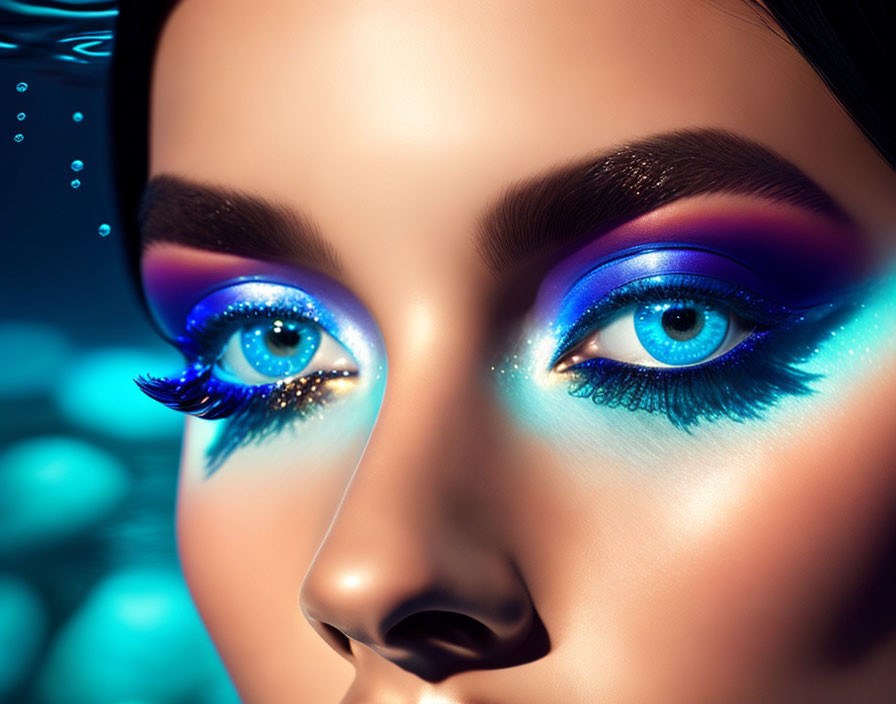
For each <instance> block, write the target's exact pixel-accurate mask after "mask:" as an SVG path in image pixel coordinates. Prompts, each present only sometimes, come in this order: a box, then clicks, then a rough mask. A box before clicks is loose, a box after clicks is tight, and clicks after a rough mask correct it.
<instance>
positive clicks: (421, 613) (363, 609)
mask: <svg viewBox="0 0 896 704" xmlns="http://www.w3.org/2000/svg"><path fill="white" fill-rule="evenodd" d="M468 341H469V340H468ZM464 347H466V352H463V351H462V349H461V348H464ZM476 347H477V346H476V345H475V344H471V345H469V347H467V346H466V345H462V344H448V345H446V348H445V349H442V350H441V352H439V353H437V354H433V355H432V357H431V358H429V359H424V360H421V359H420V357H419V355H414V356H412V357H411V358H409V359H405V360H402V359H401V358H399V359H398V361H397V362H393V359H391V358H390V372H389V374H390V376H389V379H388V380H387V384H386V389H385V394H384V398H383V402H382V407H381V410H380V416H379V418H378V419H377V422H376V425H375V427H374V429H373V432H372V434H371V436H370V439H369V441H368V445H367V447H366V449H365V452H364V455H363V457H362V458H361V460H360V462H359V465H358V467H357V469H356V471H355V473H354V476H353V477H352V480H351V482H350V483H349V486H348V488H347V490H346V492H345V495H344V496H343V500H342V502H341V504H340V506H339V508H338V510H337V512H336V515H335V516H334V518H333V521H332V523H331V525H330V528H329V531H328V533H327V535H326V537H325V538H324V540H323V541H322V543H321V545H320V547H319V549H318V552H317V555H316V556H315V558H314V560H313V562H312V565H311V567H310V568H309V570H308V573H307V574H306V576H305V581H304V583H303V585H302V596H301V599H302V608H303V610H304V612H305V614H306V616H307V617H308V619H309V620H310V621H311V623H312V625H313V626H314V627H315V628H316V629H317V630H318V632H320V633H321V635H322V636H323V637H324V638H325V639H326V640H327V641H328V642H330V643H331V644H332V645H334V647H337V648H338V649H339V650H341V651H342V652H343V653H349V652H351V641H352V640H354V641H358V642H361V643H364V644H365V645H367V646H369V647H371V648H372V649H374V650H375V651H376V652H378V653H379V654H380V655H382V656H383V657H386V658H387V659H390V660H392V661H393V662H395V663H396V664H398V665H399V666H401V667H404V668H405V669H407V670H410V671H413V672H416V673H417V674H419V675H420V676H422V677H424V678H436V679H437V678H439V677H442V676H447V674H446V673H450V672H452V671H459V670H462V669H476V668H479V667H484V666H485V663H487V662H488V663H495V662H499V661H500V662H511V661H515V660H514V658H517V657H519V658H528V657H532V653H535V652H541V651H540V650H539V648H540V647H541V645H542V642H541V641H539V644H538V646H537V647H534V648H533V647H526V648H523V649H521V650H518V649H517V648H518V646H520V644H521V643H522V642H523V641H524V640H526V639H527V638H528V637H529V634H530V632H532V631H533V624H534V623H535V622H536V619H537V617H536V614H535V611H534V608H533V606H532V603H531V600H530V597H529V593H528V590H527V588H526V586H525V583H524V582H523V580H522V577H521V575H520V574H519V573H518V571H517V570H516V567H515V565H514V562H513V558H512V555H511V554H509V552H508V551H507V550H506V549H505V546H503V545H501V544H500V541H499V540H497V539H495V538H494V536H495V535H497V533H496V532H495V531H492V530H491V529H490V528H488V525H489V524H488V521H489V520H490V519H489V518H488V514H489V512H488V510H487V508H488V507H487V504H486V501H487V499H486V498H485V496H484V495H483V496H480V493H482V494H484V493H485V490H484V489H483V488H482V487H483V486H484V485H485V483H483V482H482V481H477V477H478V478H480V479H481V473H483V472H487V471H488V464H489V459H488V458H489V457H494V456H495V455H494V448H493V447H491V444H492V440H493V439H494V438H493V437H492V436H493V435H494V430H493V428H492V423H493V421H490V419H489V418H490V416H492V414H491V411H490V404H489V402H488V391H487V389H484V388H483V386H482V379H481V370H480V369H479V367H480V365H479V359H478V357H477V355H476V354H475V352H471V351H470V350H471V349H475V348H476ZM497 513H499V512H497ZM502 658H503V659H502ZM507 658H510V660H508V659H507Z"/></svg>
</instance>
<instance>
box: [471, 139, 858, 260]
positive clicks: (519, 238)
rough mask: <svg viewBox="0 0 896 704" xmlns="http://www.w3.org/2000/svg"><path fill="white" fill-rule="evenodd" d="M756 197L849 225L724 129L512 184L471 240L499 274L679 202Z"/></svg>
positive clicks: (809, 188) (784, 164)
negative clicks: (709, 196)
mask: <svg viewBox="0 0 896 704" xmlns="http://www.w3.org/2000/svg"><path fill="white" fill-rule="evenodd" d="M712 193H728V194H739V195H752V196H756V197H759V198H764V199H767V200H771V201H774V202H779V203H787V204H790V205H794V206H797V207H800V208H804V209H806V210H810V211H813V212H817V213H820V214H823V215H826V216H828V217H830V218H832V219H834V220H837V221H841V222H843V223H849V224H851V222H852V221H851V219H850V218H849V216H848V215H847V214H846V213H845V212H844V211H843V209H842V208H841V207H840V206H839V205H838V204H837V203H836V202H834V200H833V199H832V198H831V197H830V196H829V195H828V194H827V193H826V192H825V191H824V190H822V188H821V187H820V186H818V185H817V184H816V183H815V182H814V181H812V180H811V179H810V178H809V177H808V176H806V174H804V173H803V172H802V171H801V170H800V169H799V168H797V167H796V166H795V165H794V164H792V163H791V162H789V161H787V160H785V159H783V158H782V157H780V156H778V155H777V154H775V153H774V152H772V151H771V150H769V149H767V148H766V147H763V146H762V145H760V144H759V143H757V142H754V141H751V140H748V139H746V138H744V137H741V136H739V135H736V134H734V133H731V132H727V131H725V130H718V129H699V130H682V131H677V132H670V133H665V134H661V135H658V136H654V137H650V138H647V139H643V140H639V141H635V142H631V143H629V144H625V145H623V146H621V147H619V148H617V149H615V150H613V151H611V152H608V153H604V154H600V155H598V156H596V157H591V158H585V159H581V160H578V161H575V162H573V163H570V164H568V165H565V166H561V167H559V168H555V169H552V170H551V171H549V172H548V173H547V174H542V175H538V176H535V177H532V178H529V179H526V180H522V181H518V182H516V183H514V184H511V185H510V186H509V187H508V188H507V189H505V191H504V192H503V193H502V194H501V195H500V196H498V197H497V198H495V199H494V200H493V201H492V203H491V205H490V206H488V207H487V208H486V209H485V211H484V212H483V215H482V216H481V218H480V219H479V223H478V227H477V232H476V236H475V246H476V249H477V251H478V252H479V254H480V255H481V257H482V259H483V260H484V261H485V263H486V264H487V265H488V267H489V268H490V269H491V270H492V271H493V272H496V273H499V272H502V271H505V270H507V269H510V268H511V267H513V266H515V265H517V264H519V263H521V262H523V261H528V260H531V259H533V258H534V257H536V256H538V255H540V254H543V253H545V252H547V251H554V250H556V249H559V248H560V247H563V246H564V245H570V244H573V243H574V242H576V241H577V240H579V239H582V238H584V237H585V236H590V237H591V238H594V237H598V236H600V234H601V233H602V232H606V231H607V230H609V229H611V228H613V227H614V226H617V225H620V224H622V223H623V222H625V221H627V220H631V219H633V218H636V217H638V216H640V215H644V214H646V213H649V212H650V211H652V210H655V209H656V208H659V207H660V206H663V205H666V204H667V203H671V202H673V201H675V200H679V199H681V198H688V197H693V196H698V195H707V194H712Z"/></svg>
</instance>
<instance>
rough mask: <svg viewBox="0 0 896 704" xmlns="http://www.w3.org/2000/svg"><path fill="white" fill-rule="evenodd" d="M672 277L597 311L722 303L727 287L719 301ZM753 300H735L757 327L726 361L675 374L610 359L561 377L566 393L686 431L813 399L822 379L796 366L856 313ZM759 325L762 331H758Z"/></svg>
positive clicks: (753, 416) (632, 291)
mask: <svg viewBox="0 0 896 704" xmlns="http://www.w3.org/2000/svg"><path fill="white" fill-rule="evenodd" d="M657 278H659V277H657ZM675 278H677V277H670V278H669V279H667V280H666V281H664V282H662V284H661V285H659V286H651V285H650V284H643V282H635V283H636V284H641V285H642V286H639V287H635V288H630V289H629V290H620V292H619V293H618V294H617V295H616V296H615V302H614V303H613V308H611V307H610V306H609V305H608V304H606V303H605V302H604V301H602V302H601V303H600V310H602V311H611V312H614V309H618V307H620V306H624V305H627V304H629V303H632V302H645V301H646V302H654V301H657V302H658V301H661V300H669V299H670V298H671V299H673V300H674V299H680V298H688V299H690V298H699V299H703V300H720V298H722V297H721V296H719V295H718V293H720V292H723V291H724V290H727V286H726V285H725V284H724V283H722V282H718V283H719V284H720V286H718V287H717V289H718V290H717V294H716V295H715V296H713V295H711V294H710V295H708V294H707V291H706V288H703V289H702V290H701V291H696V290H694V289H693V287H691V286H685V287H683V288H682V287H679V286H677V285H676V284H675V282H674V279H675ZM708 281H713V280H708ZM690 283H693V282H690ZM627 288H628V287H627ZM638 288H640V291H639V290H637V289H638ZM688 289H690V290H688ZM744 293H746V292H744ZM748 295H749V296H750V297H751V298H748V297H747V296H740V295H739V294H738V295H737V298H738V300H737V305H738V309H737V310H736V312H738V314H740V315H742V316H743V317H744V318H745V319H746V320H748V321H749V322H754V323H757V328H755V329H754V331H753V333H751V334H750V336H749V337H747V338H746V339H745V340H743V341H742V342H741V343H739V344H738V345H737V346H735V347H734V348H732V349H731V350H729V351H728V352H727V353H725V354H724V355H722V356H720V357H717V358H716V359H712V360H710V361H708V362H705V363H702V364H698V365H694V366H691V367H672V368H669V367H646V366H640V365H632V364H626V363H624V362H619V361H617V360H613V359H606V358H595V359H589V360H586V361H584V362H580V363H579V364H577V365H575V366H572V367H570V368H569V369H567V370H564V372H562V373H563V374H567V375H569V377H570V379H571V385H570V389H569V393H570V394H571V395H572V396H576V397H583V398H590V399H591V400H592V401H593V402H594V403H596V404H598V405H601V406H607V407H609V408H625V409H628V410H631V411H644V412H647V413H652V414H664V415H666V417H667V418H668V419H669V421H670V422H671V423H672V425H673V426H675V427H676V428H679V429H682V430H686V431H689V430H690V429H691V428H692V427H694V426H696V425H698V424H699V423H700V422H701V421H710V422H711V421H715V420H719V419H722V418H730V419H731V420H735V421H745V420H751V419H756V418H761V417H763V416H764V414H765V412H766V411H767V410H768V409H769V408H771V407H772V406H773V405H774V404H775V403H776V402H777V401H779V400H780V399H781V398H783V397H785V396H805V395H807V394H811V393H813V392H814V391H813V389H812V386H811V383H812V382H814V381H817V380H818V379H820V378H821V377H822V375H821V374H815V373H811V372H807V371H805V370H802V369H799V368H798V366H797V365H800V364H802V363H804V362H806V361H807V360H808V359H809V358H810V357H811V356H812V355H813V354H814V353H815V352H816V351H817V349H818V345H819V344H821V341H822V340H823V339H824V338H825V337H826V336H827V335H828V334H829V331H830V330H831V329H833V328H834V327H836V326H837V325H839V324H840V323H841V321H842V320H843V319H844V318H845V317H846V316H847V315H849V314H850V313H851V312H852V310H854V306H853V305H852V304H851V302H846V303H843V304H841V305H833V304H827V305H823V306H819V307H818V308H816V309H814V310H812V311H797V310H788V309H787V308H785V307H783V306H779V305H777V304H768V303H767V302H764V301H761V300H760V299H758V298H757V297H754V296H752V294H748ZM607 298H611V296H608V297H607ZM722 300H724V299H722ZM747 300H750V304H751V306H752V310H750V309H748V307H747V305H746V304H745V301H747ZM619 301H622V302H621V303H620V302H619ZM725 302H726V303H728V301H725ZM732 307H734V306H733V305H732ZM592 320H593V317H592ZM758 321H762V323H763V324H762V325H761V326H759V323H758ZM576 326H577V327H578V324H577V325H576ZM586 327H588V328H591V329H593V328H594V327H595V324H594V323H593V322H591V321H588V322H587V326H586ZM564 353H565V351H564V352H563V353H561V354H560V355H557V358H559V357H561V356H562V354H564Z"/></svg>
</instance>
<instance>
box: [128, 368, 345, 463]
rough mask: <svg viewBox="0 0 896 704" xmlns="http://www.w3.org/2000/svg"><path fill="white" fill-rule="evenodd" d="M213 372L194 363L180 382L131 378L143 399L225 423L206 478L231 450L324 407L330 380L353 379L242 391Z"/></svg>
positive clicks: (341, 375)
mask: <svg viewBox="0 0 896 704" xmlns="http://www.w3.org/2000/svg"><path fill="white" fill-rule="evenodd" d="M212 369H213V366H212V365H208V364H202V363H198V362H197V363H195V364H193V365H192V366H191V367H190V368H188V369H187V371H185V372H184V374H183V375H181V376H180V377H178V378H158V377H149V376H139V377H137V379H135V381H136V383H137V386H139V387H140V389H141V390H142V391H143V392H144V393H145V394H147V395H148V396H149V397H150V398H153V399H155V400H156V401H159V402H160V403H162V404H164V405H165V406H167V407H168V408H172V409H174V410H176V411H181V412H183V413H189V414H191V415H195V416H198V417H200V418H206V419H209V420H212V419H226V423H225V425H224V427H223V428H222V429H221V430H220V431H219V432H218V433H217V434H216V437H215V439H214V441H213V442H212V444H211V445H210V446H209V448H208V450H207V452H206V457H207V462H208V464H207V471H208V473H209V474H211V473H212V472H213V471H214V470H216V469H217V468H218V467H219V466H220V465H221V464H222V463H223V462H224V460H225V459H226V458H227V456H228V455H230V453H232V452H233V451H234V450H236V449H238V448H240V447H243V446H246V445H249V444H251V443H255V444H260V443H261V442H263V441H264V440H265V439H267V438H269V437H271V436H273V435H276V434H277V433H279V432H280V431H282V430H283V429H284V428H285V427H286V426H287V425H290V424H291V423H292V422H294V421H295V420H297V419H299V420H302V419H305V418H306V417H308V416H309V415H311V414H312V413H313V412H315V411H317V410H318V409H320V408H321V407H323V406H324V405H326V404H327V403H328V402H329V401H330V400H331V397H332V386H331V384H330V382H332V381H333V380H336V379H346V378H352V377H355V376H357V372H350V371H344V370H329V371H317V372H313V373H311V374H306V375H302V376H299V377H293V378H290V379H283V380H280V381H277V382H275V383H272V384H265V385H263V386H242V385H237V384H231V383H228V382H226V381H223V380H221V379H219V378H217V377H215V376H213V375H212ZM290 411H291V412H290Z"/></svg>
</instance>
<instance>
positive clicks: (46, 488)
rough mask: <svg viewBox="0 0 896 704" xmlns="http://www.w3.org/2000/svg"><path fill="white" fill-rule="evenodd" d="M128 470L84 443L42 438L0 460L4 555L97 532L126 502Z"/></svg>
mask: <svg viewBox="0 0 896 704" xmlns="http://www.w3.org/2000/svg"><path fill="white" fill-rule="evenodd" d="M129 482H130V480H129V477H128V474H127V471H126V470H125V468H124V467H123V466H122V465H121V463H119V462H118V461H117V460H116V459H115V458H114V457H112V456H111V455H109V454H108V453H106V452H104V451H103V450H100V449H99V448H97V447H94V446H92V445H90V444H88V443H86V442H84V441H82V440H77V439H75V438H68V437H62V436H40V437H35V438H31V439H29V440H25V441H22V442H19V443H17V444H15V445H12V446H11V447H9V448H7V449H6V450H5V451H4V452H3V454H2V455H0V555H3V554H7V553H13V552H24V551H25V550H27V549H30V548H34V547H39V546H43V545H46V544H49V543H52V542H54V541H57V540H59V539H61V538H65V537H67V536H70V535H72V534H77V533H78V532H80V531H82V530H84V529H85V528H88V527H90V526H94V525H96V524H97V523H99V522H100V521H102V520H103V519H104V518H106V517H107V516H108V515H109V514H110V512H111V511H113V510H114V509H115V508H116V507H117V506H118V505H119V504H120V503H121V501H122V500H123V499H124V497H125V496H126V494H127V491H128V486H129Z"/></svg>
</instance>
